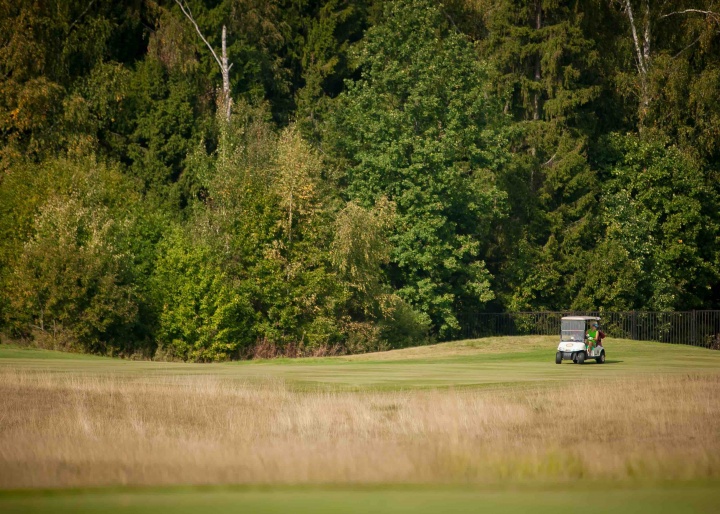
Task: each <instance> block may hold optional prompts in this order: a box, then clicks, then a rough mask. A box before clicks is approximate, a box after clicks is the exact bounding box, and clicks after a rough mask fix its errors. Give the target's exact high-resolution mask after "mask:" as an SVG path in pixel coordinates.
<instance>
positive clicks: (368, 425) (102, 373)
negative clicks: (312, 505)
mask: <svg viewBox="0 0 720 514" xmlns="http://www.w3.org/2000/svg"><path fill="white" fill-rule="evenodd" d="M522 342H525V343H526V346H527V350H526V351H525V352H522V351H520V352H516V350H517V344H511V345H509V346H510V348H507V349H503V344H506V343H508V342H507V341H505V342H503V341H489V342H487V344H483V343H478V342H468V343H452V344H449V345H445V346H443V345H438V346H437V347H433V348H427V349H418V350H407V351H400V352H391V353H389V354H384V355H381V356H376V357H377V358H373V356H358V357H352V358H339V359H316V360H306V361H291V362H287V361H273V362H264V363H243V364H226V365H208V366H198V365H182V364H164V363H150V362H144V363H143V362H124V361H113V360H110V359H100V358H97V359H88V358H83V359H79V360H76V359H73V358H71V357H70V358H68V356H67V355H62V357H63V358H47V357H52V356H53V355H52V353H51V352H47V353H45V352H37V351H36V352H34V353H33V352H31V351H28V350H13V349H7V350H6V351H5V354H3V353H2V352H1V351H0V489H6V490H8V489H24V488H34V489H36V488H41V489H48V488H86V487H95V486H128V485H129V486H143V487H144V486H173V485H203V484H204V485H219V484H265V485H273V486H277V485H295V486H297V485H303V484H305V485H318V484H325V485H327V484H334V485H335V486H338V485H340V486H349V485H351V486H358V485H361V486H367V485H368V484H370V485H372V484H375V485H378V484H385V485H387V484H396V485H397V484H404V485H407V484H421V485H422V484H434V485H443V484H444V485H446V486H448V485H449V486H456V485H463V486H468V485H469V486H480V487H488V485H489V484H490V485H492V484H496V485H498V486H500V485H502V487H507V486H508V485H512V484H517V485H518V486H519V487H526V486H527V485H528V484H534V485H533V486H537V484H547V483H552V484H556V485H557V484H578V483H583V484H593V483H603V482H607V483H614V484H628V483H630V484H632V483H648V482H652V483H661V482H662V483H664V482H668V481H669V482H671V483H685V482H698V481H699V482H707V481H710V482H711V483H713V484H714V483H715V481H717V480H718V479H720V423H719V422H718V420H720V395H719V394H718V391H720V352H711V351H708V350H702V349H698V348H689V347H671V346H667V345H658V344H652V343H632V342H618V343H617V344H616V345H615V347H612V346H610V344H612V343H610V344H609V345H608V346H609V347H610V348H613V350H612V353H611V351H610V350H608V353H609V356H610V357H609V359H608V360H609V361H610V362H609V363H608V364H605V365H602V366H600V365H596V364H594V363H590V364H586V365H584V366H577V365H573V364H563V365H561V366H556V365H555V364H554V363H553V362H552V359H553V357H554V352H553V351H552V346H553V344H554V338H552V339H550V338H548V339H547V340H546V339H540V340H539V341H538V340H537V338H536V339H533V340H529V339H528V340H522V339H519V340H518V341H515V343H522ZM641 345H644V346H641ZM535 346H537V348H536V347H535ZM546 347H549V351H548V348H546ZM506 350H512V352H516V353H514V354H508V353H506ZM658 352H661V353H662V355H660V356H658ZM674 354H675V355H674ZM673 355H674V358H673ZM653 356H655V357H653ZM1 357H5V358H1ZM653 358H656V359H657V362H656V365H655V366H654V367H653V366H650V365H649V364H650V362H651V361H652V359H653ZM613 359H614V361H613ZM613 362H614V363H613ZM453 369H454V370H455V372H453ZM431 371H432V372H431ZM433 373H436V374H437V375H442V376H443V380H441V379H440V378H437V376H436V375H434V374H433ZM413 377H414V379H413ZM488 377H490V378H488ZM413 380H414V381H413ZM412 384H415V386H414V387H411V385H412ZM716 499H718V497H717V496H716V497H713V499H712V501H715V500H716ZM1 503H2V502H1V498H0V504H1ZM719 505H720V504H719Z"/></svg>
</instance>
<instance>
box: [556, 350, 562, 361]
mask: <svg viewBox="0 0 720 514" xmlns="http://www.w3.org/2000/svg"><path fill="white" fill-rule="evenodd" d="M555 364H562V353H560V352H557V353H556V354H555Z"/></svg>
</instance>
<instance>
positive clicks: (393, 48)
mask: <svg viewBox="0 0 720 514" xmlns="http://www.w3.org/2000/svg"><path fill="white" fill-rule="evenodd" d="M356 58H357V62H358V65H359V66H360V72H361V79H360V80H359V81H357V82H355V83H351V84H348V89H347V91H346V92H345V93H343V94H342V95H341V96H340V97H339V98H338V102H337V105H336V106H335V109H334V113H333V116H332V120H331V127H330V128H329V135H328V137H327V140H326V145H327V147H328V148H329V149H330V151H331V152H332V154H333V155H334V157H335V159H336V162H337V165H338V166H341V167H345V168H346V169H347V173H346V178H345V180H346V182H347V195H348V196H349V197H350V198H351V199H355V200H356V201H358V202H359V203H360V204H361V205H363V206H371V205H373V203H374V202H375V201H376V199H377V198H379V197H381V196H384V197H387V198H388V199H389V200H391V201H393V202H394V203H395V204H396V206H397V222H396V225H395V229H394V233H393V236H392V237H391V241H392V243H393V252H392V258H391V263H390V265H389V274H390V278H391V283H392V284H393V285H394V286H395V287H397V288H398V291H399V294H400V296H401V297H402V298H404V299H405V300H407V301H408V302H409V303H410V304H411V305H413V306H414V307H415V308H417V309H418V310H420V311H421V312H424V313H427V314H428V315H429V316H430V317H431V319H432V321H433V323H434V325H435V330H436V331H437V333H438V334H439V335H440V337H443V338H445V337H449V336H451V335H452V334H454V333H456V331H457V330H458V329H459V328H460V321H459V319H458V317H459V316H462V315H464V314H465V312H469V311H472V310H473V309H476V308H478V307H481V306H482V305H483V304H485V303H486V302H487V301H489V300H490V299H492V298H493V292H492V287H491V283H490V280H491V277H490V275H489V273H488V271H487V268H486V266H485V263H484V261H483V258H482V251H483V249H484V248H485V246H486V244H487V241H488V239H489V234H490V230H491V225H492V223H493V221H494V220H496V219H497V218H498V217H499V216H500V215H501V213H502V205H503V203H504V198H503V195H502V194H501V193H500V192H499V191H498V189H497V188H496V186H495V178H494V172H495V170H496V169H497V168H498V167H499V166H500V165H501V164H502V163H503V162H504V160H505V154H504V145H505V141H504V138H503V133H502V130H501V128H502V126H503V117H502V115H501V112H500V106H499V103H498V102H497V101H496V100H494V99H493V96H492V95H491V94H490V91H489V84H488V78H487V77H488V74H487V69H486V66H485V65H484V64H482V63H481V62H479V61H478V60H477V58H476V56H475V53H474V50H473V47H472V45H471V44H470V42H469V41H468V40H467V39H466V38H465V37H464V36H462V35H460V34H457V33H456V32H453V31H452V30H450V29H449V27H448V25H447V20H446V19H445V17H444V16H443V15H442V13H441V12H440V11H439V10H438V9H437V8H436V7H435V5H434V4H433V3H432V2H427V1H399V2H392V3H389V4H387V5H386V8H385V11H384V15H383V17H382V20H381V22H380V23H379V24H378V25H376V26H374V27H372V28H371V29H369V30H368V32H367V34H366V37H365V39H364V40H363V41H362V43H361V45H360V47H359V49H358V53H357V57H356Z"/></svg>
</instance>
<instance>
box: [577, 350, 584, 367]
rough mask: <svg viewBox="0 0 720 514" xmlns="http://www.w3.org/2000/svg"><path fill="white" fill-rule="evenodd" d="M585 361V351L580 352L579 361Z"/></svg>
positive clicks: (580, 362) (579, 362)
mask: <svg viewBox="0 0 720 514" xmlns="http://www.w3.org/2000/svg"><path fill="white" fill-rule="evenodd" d="M584 362H585V352H578V354H577V363H578V364H582V363H584Z"/></svg>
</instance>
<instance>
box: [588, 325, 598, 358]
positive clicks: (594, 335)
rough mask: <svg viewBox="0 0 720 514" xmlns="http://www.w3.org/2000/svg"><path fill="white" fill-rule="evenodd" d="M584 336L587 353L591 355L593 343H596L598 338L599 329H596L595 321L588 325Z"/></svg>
mask: <svg viewBox="0 0 720 514" xmlns="http://www.w3.org/2000/svg"><path fill="white" fill-rule="evenodd" d="M585 337H586V338H587V351H588V355H591V354H592V351H593V349H594V348H595V345H596V344H597V343H598V338H599V337H600V330H599V329H598V324H597V323H593V324H592V325H590V330H588V332H587V334H585Z"/></svg>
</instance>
